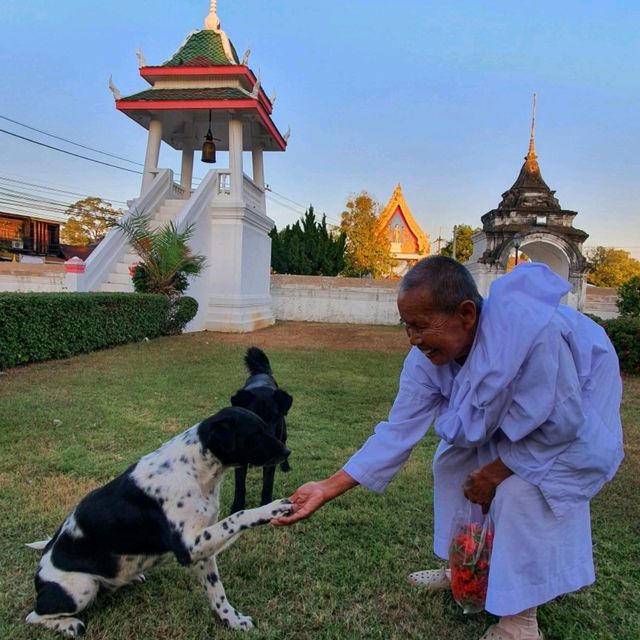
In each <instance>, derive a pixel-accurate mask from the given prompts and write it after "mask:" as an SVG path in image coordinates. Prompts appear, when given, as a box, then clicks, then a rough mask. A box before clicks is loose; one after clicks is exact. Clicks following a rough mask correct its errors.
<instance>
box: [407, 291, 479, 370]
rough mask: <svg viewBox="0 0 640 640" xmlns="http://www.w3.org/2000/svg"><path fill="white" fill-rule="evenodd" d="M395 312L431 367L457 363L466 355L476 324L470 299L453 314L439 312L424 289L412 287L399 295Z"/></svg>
mask: <svg viewBox="0 0 640 640" xmlns="http://www.w3.org/2000/svg"><path fill="white" fill-rule="evenodd" d="M398 311H399V312H400V318H401V320H402V323H403V324H404V326H405V328H406V331H407V336H408V337H409V342H410V343H411V344H412V345H413V346H415V347H417V348H418V349H420V351H422V353H424V354H425V355H426V356H427V358H429V360H431V362H432V363H433V364H435V365H437V366H440V365H443V364H447V363H449V362H452V361H454V360H457V361H459V362H460V361H462V360H463V359H464V358H465V357H466V356H467V354H468V353H469V351H470V349H471V346H472V345H473V340H474V338H475V334H476V328H477V322H478V310H477V308H476V305H475V303H474V302H472V301H471V300H464V301H463V302H461V303H460V304H459V305H458V307H457V308H456V310H455V311H453V312H448V311H440V310H438V308H437V305H436V304H435V303H434V301H433V300H432V299H431V296H430V294H429V292H428V291H427V290H426V289H425V288H423V287H412V288H410V289H406V290H401V291H400V293H399V294H398Z"/></svg>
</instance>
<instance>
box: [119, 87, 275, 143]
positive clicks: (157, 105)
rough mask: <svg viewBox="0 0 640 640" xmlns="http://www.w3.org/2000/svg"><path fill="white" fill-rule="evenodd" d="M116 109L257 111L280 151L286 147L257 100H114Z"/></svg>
mask: <svg viewBox="0 0 640 640" xmlns="http://www.w3.org/2000/svg"><path fill="white" fill-rule="evenodd" d="M116 109H117V110H118V111H149V110H153V109H155V110H157V111H193V110H195V109H213V110H225V109H245V110H255V111H257V112H258V115H259V116H260V119H261V120H262V123H263V124H264V126H265V127H266V128H267V130H268V131H269V133H270V134H271V136H273V139H274V140H275V141H276V144H277V145H278V146H279V147H280V149H281V150H282V151H284V150H285V149H286V148H287V143H286V142H285V141H284V138H283V137H282V135H281V134H280V132H279V131H278V129H277V127H276V125H275V124H274V123H273V121H272V120H271V118H270V117H269V114H268V113H267V110H266V109H265V108H264V106H263V105H262V104H261V103H260V102H258V101H257V100H252V99H249V98H248V99H246V100H116Z"/></svg>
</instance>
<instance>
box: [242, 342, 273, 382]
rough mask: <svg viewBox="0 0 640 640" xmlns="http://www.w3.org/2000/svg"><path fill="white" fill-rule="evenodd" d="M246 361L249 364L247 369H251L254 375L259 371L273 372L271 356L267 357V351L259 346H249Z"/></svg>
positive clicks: (269, 373) (250, 371)
mask: <svg viewBox="0 0 640 640" xmlns="http://www.w3.org/2000/svg"><path fill="white" fill-rule="evenodd" d="M244 363H245V364H246V365H247V369H249V373H250V374H251V375H252V376H255V375H256V374H258V373H266V374H268V375H271V374H272V373H273V372H272V371H271V364H270V363H269V358H267V355H266V354H265V352H264V351H263V350H262V349H258V347H249V348H248V349H247V353H246V355H245V357H244Z"/></svg>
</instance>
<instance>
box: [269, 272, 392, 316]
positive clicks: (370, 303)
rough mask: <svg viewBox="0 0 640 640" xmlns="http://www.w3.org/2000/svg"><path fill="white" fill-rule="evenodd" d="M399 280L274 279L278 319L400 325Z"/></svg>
mask: <svg viewBox="0 0 640 640" xmlns="http://www.w3.org/2000/svg"><path fill="white" fill-rule="evenodd" d="M399 283H400V281H399V280H367V279H361V278H329V277H325V276H283V275H272V276H271V300H272V304H273V311H274V314H275V316H276V320H303V321H308V322H333V323H349V324H388V325H392V324H398V322H399V320H400V316H399V315H398V307H397V306H396V297H397V295H398V286H399Z"/></svg>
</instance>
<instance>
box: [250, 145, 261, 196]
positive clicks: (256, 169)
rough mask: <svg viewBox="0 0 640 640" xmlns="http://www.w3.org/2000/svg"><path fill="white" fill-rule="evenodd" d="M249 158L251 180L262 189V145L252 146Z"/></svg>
mask: <svg viewBox="0 0 640 640" xmlns="http://www.w3.org/2000/svg"><path fill="white" fill-rule="evenodd" d="M251 158H252V160H253V181H254V182H255V183H256V184H257V185H258V186H259V187H260V188H261V189H264V161H263V154H262V147H254V148H253V150H252V151H251Z"/></svg>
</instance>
